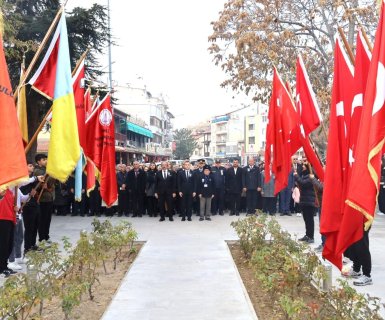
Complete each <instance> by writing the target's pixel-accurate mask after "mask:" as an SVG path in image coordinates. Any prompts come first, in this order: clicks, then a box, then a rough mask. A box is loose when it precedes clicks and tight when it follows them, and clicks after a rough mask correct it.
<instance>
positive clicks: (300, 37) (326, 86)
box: [209, 0, 378, 114]
mask: <svg viewBox="0 0 385 320" xmlns="http://www.w3.org/2000/svg"><path fill="white" fill-rule="evenodd" d="M377 12H378V11H377V1H376V0H345V1H341V0H273V1H270V0H260V1H256V0H228V1H227V2H226V4H225V5H224V9H223V11H221V12H220V13H219V18H218V20H217V21H215V22H212V26H213V33H212V35H211V36H210V37H209V41H210V42H211V45H210V47H209V51H210V53H211V54H212V55H213V60H214V62H215V63H216V64H217V65H219V66H221V68H222V69H223V70H224V72H225V73H226V75H227V79H225V80H224V81H223V83H222V86H224V87H226V86H229V87H231V88H232V89H233V90H235V91H244V92H246V94H249V95H252V97H253V98H254V99H258V100H261V101H264V102H266V101H267V100H268V98H269V95H270V94H269V92H270V85H271V78H272V77H271V75H272V67H273V65H275V66H276V67H277V69H278V71H279V73H280V74H281V75H282V76H283V77H284V78H285V79H286V80H288V81H291V82H292V83H293V82H294V80H295V62H296V56H297V55H298V54H299V53H301V54H302V56H303V57H304V60H305V64H306V67H307V70H308V73H309V76H310V79H311V81H312V84H313V86H314V89H315V91H316V94H317V97H318V100H319V102H320V105H321V110H322V112H323V113H324V114H325V113H327V112H328V109H329V103H330V92H331V90H330V87H331V82H332V73H333V47H334V37H335V34H336V32H337V28H338V27H339V26H340V27H342V28H343V30H344V32H345V33H346V34H347V35H348V38H349V41H350V43H351V44H353V40H354V38H355V33H356V32H355V31H356V30H357V26H358V24H361V25H362V26H363V28H364V29H365V30H366V32H367V33H368V34H369V35H371V36H373V34H374V31H375V27H376V25H377V20H378V18H377V15H378V14H377Z"/></svg>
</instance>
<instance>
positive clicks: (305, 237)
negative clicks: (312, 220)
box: [298, 236, 310, 242]
mask: <svg viewBox="0 0 385 320" xmlns="http://www.w3.org/2000/svg"><path fill="white" fill-rule="evenodd" d="M309 239H310V238H309V237H308V236H303V237H302V238H299V239H298V241H304V242H307V241H308V240H309Z"/></svg>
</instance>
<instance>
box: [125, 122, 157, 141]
mask: <svg viewBox="0 0 385 320" xmlns="http://www.w3.org/2000/svg"><path fill="white" fill-rule="evenodd" d="M127 130H129V131H131V132H135V133H137V134H140V135H142V136H145V137H149V138H153V137H154V135H153V134H152V132H151V131H150V130H148V129H146V128H143V127H141V126H138V125H137V124H135V123H132V122H127Z"/></svg>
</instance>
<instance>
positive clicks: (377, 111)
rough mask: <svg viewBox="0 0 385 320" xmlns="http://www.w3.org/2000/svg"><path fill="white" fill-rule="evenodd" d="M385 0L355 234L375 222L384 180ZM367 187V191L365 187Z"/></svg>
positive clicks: (362, 134)
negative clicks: (381, 185) (380, 185)
mask: <svg viewBox="0 0 385 320" xmlns="http://www.w3.org/2000/svg"><path fill="white" fill-rule="evenodd" d="M384 14H385V12H384V2H383V3H382V7H381V14H380V20H379V23H378V27H377V32H376V38H375V42H374V49H373V57H372V60H371V63H370V68H369V74H368V81H367V85H366V91H365V97H364V107H363V110H362V116H361V123H360V128H359V131H358V138H357V147H356V150H355V161H354V163H353V166H352V173H351V180H350V184H349V190H348V195H347V200H346V203H347V204H348V205H349V206H350V207H351V208H353V209H354V211H355V212H354V213H355V215H356V216H358V217H360V219H355V220H354V224H353V223H352V225H350V226H349V227H350V229H351V232H352V234H353V235H354V234H356V233H358V236H357V238H359V237H362V231H363V230H362V229H363V225H364V226H365V229H366V230H367V229H368V228H369V227H370V225H371V224H372V222H373V218H374V211H375V208H376V199H377V193H378V190H379V183H380V168H381V155H382V148H383V145H384V139H385V108H384V103H385V25H384V19H385V17H384ZM363 190H364V191H363Z"/></svg>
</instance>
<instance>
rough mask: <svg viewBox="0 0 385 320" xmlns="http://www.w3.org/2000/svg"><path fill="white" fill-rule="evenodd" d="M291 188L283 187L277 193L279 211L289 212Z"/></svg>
mask: <svg viewBox="0 0 385 320" xmlns="http://www.w3.org/2000/svg"><path fill="white" fill-rule="evenodd" d="M290 199H291V190H290V188H285V189H283V190H282V191H281V192H280V193H279V208H280V212H281V213H289V212H290Z"/></svg>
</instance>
